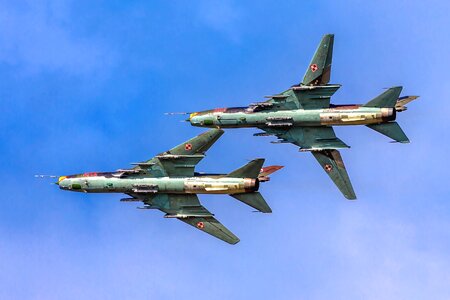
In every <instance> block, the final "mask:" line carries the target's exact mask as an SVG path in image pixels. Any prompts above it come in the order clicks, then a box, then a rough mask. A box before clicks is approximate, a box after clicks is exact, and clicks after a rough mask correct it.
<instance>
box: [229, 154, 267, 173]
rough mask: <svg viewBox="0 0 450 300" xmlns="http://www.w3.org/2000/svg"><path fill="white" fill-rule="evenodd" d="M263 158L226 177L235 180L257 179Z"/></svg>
mask: <svg viewBox="0 0 450 300" xmlns="http://www.w3.org/2000/svg"><path fill="white" fill-rule="evenodd" d="M264 160H265V159H264V158H257V159H254V160H252V161H251V162H249V163H248V164H246V165H245V166H243V167H240V168H239V169H237V170H234V171H233V172H231V173H230V174H228V175H227V176H226V177H236V178H258V176H259V172H260V171H261V168H262V166H263V164H264Z"/></svg>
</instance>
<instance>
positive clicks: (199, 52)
mask: <svg viewBox="0 0 450 300" xmlns="http://www.w3.org/2000/svg"><path fill="white" fill-rule="evenodd" d="M301 2H302V1H264V0H263V1H245V2H243V1H232V0H223V1H217V0H212V1H207V0H202V1H189V2H187V1H181V0H178V1H176V0H175V1H96V2H93V1H68V0H62V1H54V0H48V1H41V0H39V1H0V78H1V80H0V111H1V112H2V114H1V117H0V156H1V157H2V159H1V160H0V168H1V170H2V172H1V173H0V182H1V183H2V184H1V186H0V191H1V194H2V200H1V201H0V270H1V272H0V298H2V299H175V298H181V297H185V298H188V299H194V298H198V297H202V298H210V299H249V298H272V299H273V298H277V299H430V298H432V299H449V298H450V284H449V282H450V271H449V270H450V232H449V230H448V228H450V204H449V201H448V200H449V196H450V186H449V184H448V170H449V168H450V164H449V162H448V160H447V158H446V155H447V153H448V152H449V151H450V142H449V140H448V136H449V133H448V132H449V129H450V128H449V125H448V124H449V123H448V115H449V114H450V108H449V107H450V106H449V105H448V104H447V102H448V98H449V90H450V88H449V86H448V78H449V76H448V70H449V69H450V62H449V60H448V59H447V57H448V53H449V50H450V34H449V32H448V28H449V27H450V21H449V18H448V11H449V9H450V4H449V3H448V1H433V0H431V1H399V0H393V1H391V0H381V1H376V2H375V1H373V2H371V1H357V0H353V1H339V2H337V1H314V2H312V1H308V2H305V3H301ZM324 33H335V35H336V36H335V48H334V61H333V73H332V82H333V83H341V84H343V87H342V88H341V89H340V90H339V91H338V92H337V93H336V94H335V96H334V101H333V102H335V103H346V102H357V103H361V102H366V101H368V100H369V99H371V98H373V97H374V96H375V95H377V94H379V93H381V92H382V91H383V88H385V87H390V86H395V85H403V86H404V94H405V95H408V94H412V95H414V94H416V95H420V96H421V98H420V99H419V100H418V101H417V102H415V103H412V104H411V105H409V110H408V111H407V112H405V113H402V114H400V115H399V117H398V121H399V123H400V124H401V126H402V127H403V129H404V130H405V132H406V133H407V135H408V136H409V138H410V139H411V141H412V142H411V144H408V145H400V144H390V143H388V142H389V140H388V139H387V138H386V137H384V136H382V135H379V134H377V133H376V132H374V131H371V130H369V129H368V128H365V127H352V128H337V129H336V132H337V135H338V136H339V137H340V138H341V139H342V140H343V141H344V142H346V143H347V144H349V145H351V146H352V149H349V150H343V151H342V155H343V158H344V160H345V163H346V166H347V168H348V171H349V174H350V177H351V179H352V181H353V185H354V188H355V191H356V193H357V195H358V201H356V202H349V201H346V200H345V199H344V198H343V197H342V196H341V195H340V193H339V192H338V191H337V189H336V188H335V187H334V186H333V185H332V183H331V182H330V180H329V179H328V178H327V177H326V175H325V173H324V172H323V171H322V170H321V169H320V168H319V166H318V165H317V162H316V161H315V160H314V159H313V158H312V157H311V156H310V155H308V154H305V153H298V151H297V149H296V147H294V146H292V145H272V144H270V143H269V141H270V138H256V137H252V133H253V132H254V131H253V130H247V129H245V130H234V131H233V130H232V131H228V132H227V133H226V134H225V135H224V136H223V137H222V138H221V140H219V141H218V142H217V144H216V146H215V147H213V148H212V149H211V150H210V151H209V152H208V157H207V158H206V159H205V160H203V161H202V162H201V164H200V165H199V167H198V170H200V171H211V172H227V171H230V170H232V169H235V168H236V167H239V166H240V165H242V164H244V163H245V162H246V161H247V160H248V159H251V158H255V157H266V158H267V162H268V163H269V164H281V165H285V166H286V167H285V168H284V169H283V170H282V171H280V172H278V173H277V174H275V175H274V176H273V178H272V181H271V182H270V183H267V184H265V185H264V186H262V188H261V192H262V193H263V194H264V195H265V197H266V199H267V200H268V202H269V203H270V205H271V207H272V209H273V214H271V215H262V214H254V213H251V211H252V209H251V208H249V207H246V206H244V205H243V204H241V203H238V202H237V201H235V200H234V199H232V198H231V197H227V196H201V201H202V203H203V204H204V205H205V206H206V207H207V208H208V209H209V210H211V211H213V212H214V213H215V214H216V216H217V218H218V219H219V220H221V221H222V222H223V223H224V224H225V225H226V226H228V227H229V228H230V229H231V230H232V231H233V232H234V233H236V235H238V236H239V237H240V238H241V242H240V243H239V244H237V245H236V246H230V245H228V244H225V243H222V242H220V241H218V240H216V239H214V238H211V237H209V236H208V235H205V234H202V233H201V232H198V231H196V230H193V229H192V228H190V227H188V226H186V225H185V224H183V223H182V222H177V221H176V220H167V219H164V218H162V213H160V212H158V211H140V210H136V209H135V205H134V204H125V203H120V202H119V201H118V200H119V199H120V198H121V196H120V195H85V194H77V193H67V192H63V191H60V190H59V189H58V188H57V187H56V186H54V185H50V184H49V182H47V181H42V180H37V179H35V178H34V177H33V174H38V173H47V174H57V175H61V174H71V173H78V172H83V171H101V170H115V169H117V168H121V167H122V168H123V167H127V166H128V164H129V163H130V162H135V161H139V160H145V159H147V158H150V157H152V156H153V155H155V154H156V153H159V152H161V151H163V150H166V149H168V148H170V147H172V146H174V145H175V144H178V143H180V142H182V141H184V140H186V139H188V138H190V137H191V136H194V135H196V134H198V133H200V132H202V131H203V130H202V129H199V128H192V127H190V126H188V124H186V123H180V122H179V121H180V120H181V119H182V118H179V117H168V116H165V115H164V114H163V113H164V112H167V111H196V110H203V109H207V108H212V107H220V106H236V105H245V104H247V103H250V102H254V101H259V100H261V99H262V96H264V95H270V94H273V93H276V92H280V91H282V90H284V89H285V88H286V87H289V86H290V85H292V84H296V83H298V82H299V81H300V80H301V78H302V76H303V74H304V71H305V68H306V66H307V64H308V62H309V60H310V58H311V55H312V54H313V52H314V50H315V48H316V46H317V43H318V42H319V40H320V38H321V36H322V35H323V34H324Z"/></svg>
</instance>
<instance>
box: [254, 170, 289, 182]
mask: <svg viewBox="0 0 450 300" xmlns="http://www.w3.org/2000/svg"><path fill="white" fill-rule="evenodd" d="M282 168H284V166H267V167H263V168H261V170H260V172H259V176H258V179H259V181H260V182H264V181H269V180H270V177H269V175H270V174H272V173H274V172H276V171H278V170H279V169H282Z"/></svg>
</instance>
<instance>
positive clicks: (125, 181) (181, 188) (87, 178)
mask: <svg viewBox="0 0 450 300" xmlns="http://www.w3.org/2000/svg"><path fill="white" fill-rule="evenodd" d="M222 134H223V130H221V129H211V130H209V131H207V132H205V133H203V134H200V135H198V136H196V137H194V138H192V139H190V140H188V141H186V142H184V143H182V144H180V145H178V146H176V147H174V148H172V149H170V150H169V151H166V152H163V153H161V154H158V155H157V156H155V157H154V158H152V159H150V160H148V161H145V162H140V163H135V164H133V165H135V167H133V168H131V169H119V170H117V171H116V172H101V173H95V172H91V173H84V174H78V175H68V176H61V177H59V179H58V182H57V184H58V185H59V187H60V188H61V189H63V190H67V191H73V192H85V193H125V194H127V195H128V196H129V198H125V199H122V200H121V201H125V202H134V201H137V202H140V201H142V202H143V203H144V207H143V208H144V209H159V210H161V211H163V212H165V213H166V215H165V217H166V218H177V219H179V220H181V221H183V222H185V223H187V224H189V225H192V226H194V227H195V228H197V229H200V230H202V231H204V232H206V233H209V234H211V235H213V236H215V237H217V238H219V239H221V240H223V241H225V242H227V243H230V244H236V243H237V242H239V238H237V237H236V236H235V235H234V234H233V233H232V232H230V231H229V230H228V229H227V228H225V226H223V225H222V224H221V223H220V222H219V221H217V220H216V219H215V218H214V215H213V214H212V213H210V212H209V211H208V210H207V209H206V208H205V207H203V206H202V205H201V204H200V202H199V199H198V197H197V194H229V195H230V196H231V197H234V198H236V199H237V200H240V201H242V202H243V203H245V204H247V205H249V206H251V207H253V208H255V209H257V210H258V211H260V212H263V213H270V212H272V210H271V209H270V207H269V205H268V204H267V203H266V201H265V200H264V198H263V197H262V196H261V194H260V193H259V192H258V189H259V183H260V182H264V181H268V180H269V179H270V178H269V175H270V174H271V173H273V172H275V171H277V170H279V169H280V168H282V167H281V166H269V167H265V168H263V163H264V159H255V160H252V161H251V162H249V163H248V164H247V165H245V166H243V167H241V168H239V169H237V170H235V171H233V172H231V173H229V174H203V173H196V172H195V171H194V168H195V165H196V164H197V163H199V162H200V161H201V160H202V159H203V157H205V152H206V151H207V150H208V149H209V148H210V147H211V146H212V145H213V144H214V143H215V142H216V141H217V140H218V139H219V137H220V136H221V135H222Z"/></svg>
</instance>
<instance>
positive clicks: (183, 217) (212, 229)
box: [130, 194, 239, 244]
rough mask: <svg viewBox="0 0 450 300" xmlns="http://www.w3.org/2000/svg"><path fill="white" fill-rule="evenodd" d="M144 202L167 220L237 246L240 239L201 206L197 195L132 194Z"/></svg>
mask: <svg viewBox="0 0 450 300" xmlns="http://www.w3.org/2000/svg"><path fill="white" fill-rule="evenodd" d="M130 196H132V197H136V198H139V199H141V200H142V201H144V203H145V204H147V205H148V207H149V208H155V209H159V210H161V211H163V212H165V213H166V215H165V217H166V218H177V219H178V220H180V221H183V222H184V223H186V224H189V225H191V226H193V227H195V228H197V229H199V230H201V231H204V232H206V233H208V234H210V235H212V236H214V237H216V238H218V239H221V240H222V241H225V242H227V243H229V244H236V243H238V242H239V238H238V237H237V236H235V235H234V234H233V233H232V232H231V231H230V230H228V229H227V228H226V227H225V226H223V225H222V224H221V223H220V222H219V221H218V220H217V219H215V218H214V217H213V214H212V213H210V212H209V211H208V210H207V209H206V208H205V207H204V206H202V205H201V204H200V201H199V200H198V197H197V195H195V194H157V195H156V196H149V195H141V196H140V195H135V194H130Z"/></svg>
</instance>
